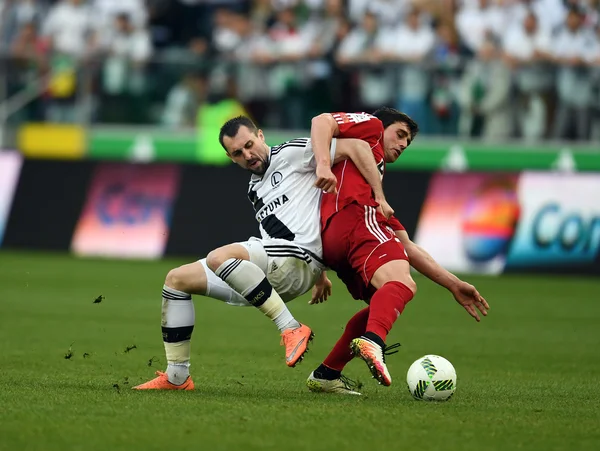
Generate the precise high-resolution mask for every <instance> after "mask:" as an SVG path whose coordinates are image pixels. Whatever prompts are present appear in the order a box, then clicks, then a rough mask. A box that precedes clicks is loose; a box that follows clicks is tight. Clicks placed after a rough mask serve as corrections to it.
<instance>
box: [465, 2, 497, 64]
mask: <svg viewBox="0 0 600 451" xmlns="http://www.w3.org/2000/svg"><path fill="white" fill-rule="evenodd" d="M506 25H507V23H506V16H505V10H503V9H502V8H500V7H499V6H498V5H496V4H494V3H492V0H479V1H478V3H477V5H476V6H472V7H469V6H463V7H462V8H461V9H460V10H459V12H458V14H457V16H456V29H457V30H458V34H459V36H460V38H461V39H462V41H463V42H464V43H465V45H466V46H467V48H468V49H469V50H471V52H473V53H477V52H478V51H479V49H480V48H481V46H482V45H483V43H484V41H486V40H487V38H488V36H492V37H494V38H497V37H499V36H501V35H502V32H503V31H504V29H505V26H506Z"/></svg>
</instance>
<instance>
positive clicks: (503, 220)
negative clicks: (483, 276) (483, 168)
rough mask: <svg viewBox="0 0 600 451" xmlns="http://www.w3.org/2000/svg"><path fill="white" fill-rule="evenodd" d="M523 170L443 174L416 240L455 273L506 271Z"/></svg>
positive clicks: (433, 183)
mask: <svg viewBox="0 0 600 451" xmlns="http://www.w3.org/2000/svg"><path fill="white" fill-rule="evenodd" d="M517 181H518V175H517V174H512V173H510V174H497V173H485V174H483V173H481V174H477V173H467V174H456V173H452V174H449V173H438V174H436V175H434V177H433V178H432V180H431V182H430V185H429V190H428V193H427V198H426V200H425V203H424V205H423V209H422V211H421V216H420V218H419V224H418V227H417V232H416V235H415V241H416V242H417V243H418V244H419V245H421V246H423V247H424V248H425V249H427V251H428V252H430V253H431V254H432V256H433V257H434V258H435V259H436V260H437V261H438V262H439V263H440V264H441V265H442V266H444V267H446V268H448V269H449V270H453V271H464V272H480V273H500V272H502V270H503V269H504V263H505V261H506V255H507V252H508V249H509V246H510V243H511V239H512V236H513V234H514V232H515V228H516V225H517V223H518V221H519V215H520V207H519V202H518V199H517V191H516V187H517Z"/></svg>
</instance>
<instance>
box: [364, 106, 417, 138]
mask: <svg viewBox="0 0 600 451" xmlns="http://www.w3.org/2000/svg"><path fill="white" fill-rule="evenodd" d="M373 116H375V117H376V118H377V119H379V120H380V121H381V122H382V124H383V128H384V129H386V128H388V127H389V126H390V125H392V124H395V123H396V122H402V123H404V124H406V125H408V129H409V130H410V139H411V141H412V140H413V139H415V136H417V133H419V125H418V124H417V123H416V122H415V121H414V120H412V119H411V117H410V116H409V115H408V114H405V113H401V112H400V111H398V110H395V109H394V108H390V107H387V106H384V107H382V108H379V109H378V110H377V111H375V112H374V113H373Z"/></svg>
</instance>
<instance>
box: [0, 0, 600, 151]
mask: <svg viewBox="0 0 600 451" xmlns="http://www.w3.org/2000/svg"><path fill="white" fill-rule="evenodd" d="M0 14H1V20H0V46H1V50H0V54H1V55H2V62H3V65H4V67H5V68H6V70H5V71H1V72H2V74H3V76H4V80H3V86H2V92H1V93H0V94H1V96H0V98H1V97H7V96H10V95H12V94H14V93H17V92H20V91H22V90H24V89H28V88H30V87H31V85H32V84H33V85H35V86H38V87H39V86H41V92H40V93H41V95H40V97H39V98H38V99H37V100H36V101H34V102H32V103H31V104H30V105H29V106H28V107H27V108H25V109H23V111H22V112H20V113H19V114H21V117H20V119H21V120H24V119H28V120H30V119H32V120H49V121H59V122H60V121H62V122H71V121H81V120H82V118H87V119H86V120H88V121H91V122H99V123H128V124H132V123H133V124H161V125H163V126H165V127H185V126H194V125H196V124H197V123H198V121H199V118H201V117H205V118H206V117H215V111H220V113H221V114H223V115H227V113H228V111H234V110H235V111H246V112H247V113H249V114H250V115H251V116H253V117H254V118H255V119H256V120H257V122H258V123H259V124H261V126H262V127H277V128H295V129H306V128H307V127H308V126H309V124H310V118H311V117H312V116H313V115H315V114H318V113H320V112H323V111H339V110H345V111H371V110H374V109H375V108H377V107H379V106H381V105H389V106H395V107H397V108H398V109H400V110H402V111H404V112H406V113H408V114H409V115H411V116H412V117H413V118H414V119H416V120H417V121H418V122H419V124H420V125H421V128H422V129H423V133H425V134H430V135H460V136H477V137H482V138H484V139H488V140H492V141H501V140H503V139H506V138H522V139H526V140H539V139H545V138H551V139H578V140H590V139H593V140H600V0H87V1H86V0H55V1H51V0H47V1H45V0H0ZM211 108H212V109H211ZM17 116H19V115H17Z"/></svg>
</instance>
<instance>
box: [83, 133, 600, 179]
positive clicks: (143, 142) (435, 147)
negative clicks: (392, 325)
mask: <svg viewBox="0 0 600 451" xmlns="http://www.w3.org/2000/svg"><path fill="white" fill-rule="evenodd" d="M308 134H309V132H308V131H300V132H296V133H293V132H281V131H273V130H266V131H265V136H266V137H267V142H268V143H269V144H270V145H275V144H279V143H281V142H283V141H287V140H289V139H293V138H296V137H298V136H303V135H304V136H308ZM196 146H197V143H196V135H195V134H194V133H193V132H192V133H181V132H154V131H148V132H135V131H100V130H92V131H90V133H89V137H88V152H87V153H88V156H89V157H90V158H93V159H102V160H105V159H109V160H125V161H173V162H190V163H191V162H196V163H202V155H201V154H200V155H198V153H197V152H196ZM228 163H229V160H228V159H227V157H226V156H225V155H223V161H222V164H228ZM212 164H214V162H213V163H212ZM389 169H391V170H401V169H425V170H438V169H451V170H455V171H463V170H467V169H472V170H484V171H485V170H526V169H533V170H555V169H559V170H564V171H570V170H571V171H575V170H576V171H600V143H593V144H592V143H590V144H589V145H585V146H582V145H571V144H557V143H551V144H548V145H536V146H528V145H523V144H519V143H512V142H511V143H507V144H506V145H486V144H482V143H475V142H461V141H460V140H458V139H453V138H449V139H447V140H430V139H427V138H423V137H418V138H417V139H416V140H415V143H414V144H413V145H412V146H411V147H410V148H409V149H408V150H407V151H406V152H405V153H404V155H402V157H401V158H400V159H399V160H398V161H397V162H396V163H395V164H393V165H391V166H390V167H389Z"/></svg>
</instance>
